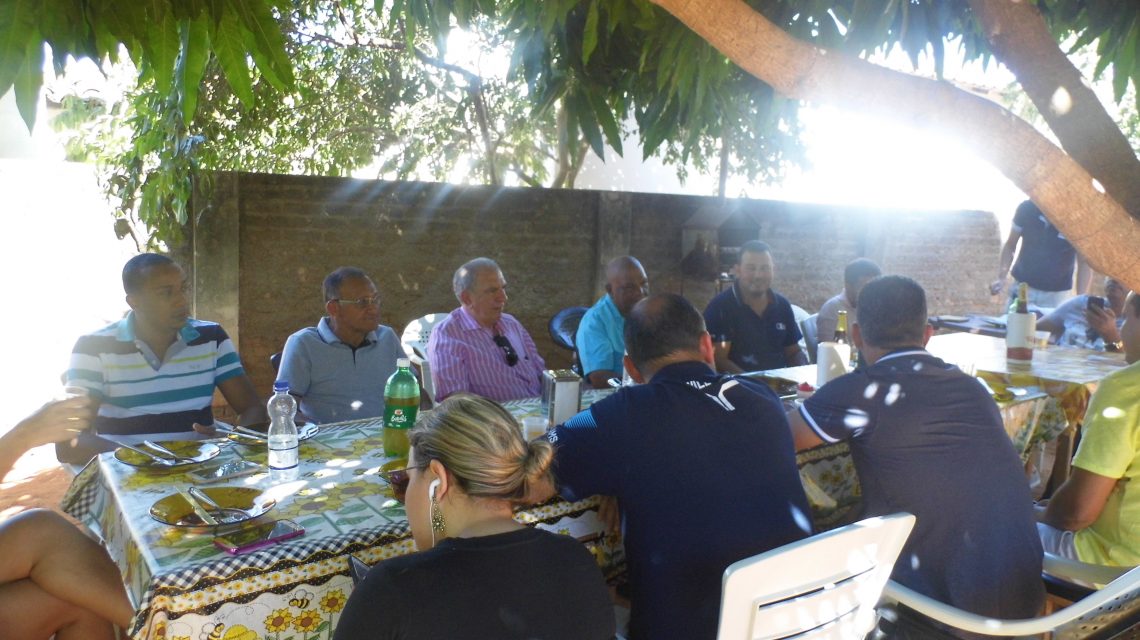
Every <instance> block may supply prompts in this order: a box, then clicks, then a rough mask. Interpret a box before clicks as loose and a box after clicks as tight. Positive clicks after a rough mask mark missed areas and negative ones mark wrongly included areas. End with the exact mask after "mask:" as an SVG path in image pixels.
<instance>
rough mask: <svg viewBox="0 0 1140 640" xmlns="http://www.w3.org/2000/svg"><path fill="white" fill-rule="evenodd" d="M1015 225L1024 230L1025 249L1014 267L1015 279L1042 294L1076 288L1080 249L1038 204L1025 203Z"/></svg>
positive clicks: (1015, 216)
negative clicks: (1074, 280) (1050, 219)
mask: <svg viewBox="0 0 1140 640" xmlns="http://www.w3.org/2000/svg"><path fill="white" fill-rule="evenodd" d="M1013 226H1014V228H1016V229H1018V230H1020V231H1021V249H1020V250H1019V251H1018V252H1017V262H1016V263H1014V265H1013V278H1014V280H1017V281H1018V282H1025V283H1027V284H1028V285H1029V286H1031V287H1033V288H1034V289H1038V290H1040V291H1068V290H1069V289H1072V288H1073V269H1074V268H1075V265H1076V259H1077V250H1076V249H1074V248H1073V245H1072V244H1069V241H1068V240H1066V239H1065V236H1063V235H1061V231H1060V230H1058V229H1057V227H1054V226H1053V224H1052V223H1051V222H1049V219H1048V218H1046V217H1045V214H1044V213H1041V210H1040V209H1038V208H1037V205H1035V204H1033V203H1032V202H1031V201H1029V200H1026V201H1025V202H1022V203H1021V204H1020V205H1019V206H1018V207H1017V213H1015V214H1014V215H1013Z"/></svg>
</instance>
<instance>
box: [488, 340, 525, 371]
mask: <svg viewBox="0 0 1140 640" xmlns="http://www.w3.org/2000/svg"><path fill="white" fill-rule="evenodd" d="M494 340H495V344H496V345H498V346H499V348H500V349H502V350H503V353H505V354H507V366H508V367H513V366H515V365H516V364H518V363H519V354H518V353H517V352H516V351H515V348H514V347H513V346H511V341H510V340H507V336H504V335H501V334H500V335H497V336H495V338H494Z"/></svg>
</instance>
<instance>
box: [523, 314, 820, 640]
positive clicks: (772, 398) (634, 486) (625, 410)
mask: <svg viewBox="0 0 1140 640" xmlns="http://www.w3.org/2000/svg"><path fill="white" fill-rule="evenodd" d="M625 344H626V348H627V349H628V351H629V355H628V356H627V357H626V362H625V366H626V368H627V369H628V370H629V372H630V375H631V376H632V377H633V379H634V380H635V381H637V382H638V383H642V384H638V385H636V386H632V387H625V388H623V389H621V390H619V391H618V392H617V393H615V394H614V395H612V396H610V397H608V398H605V399H604V400H601V401H600V402H597V403H595V404H594V405H592V406H591V407H590V408H589V409H587V410H585V411H582V412H581V413H579V414H578V415H576V416H574V417H573V418H571V419H570V420H567V421H566V423H565V424H563V425H560V426H558V427H557V428H555V429H554V430H553V431H550V432H549V433H548V434H547V438H548V439H549V440H550V442H552V443H553V444H554V447H555V451H554V470H555V475H556V476H557V477H556V481H557V484H558V492H559V493H560V494H561V495H562V496H563V497H565V498H566V499H568V500H578V499H581V498H585V497H587V496H590V495H594V494H602V495H608V496H616V497H617V500H618V503H619V504H620V506H621V509H622V512H623V513H624V520H623V528H624V539H625V550H626V557H627V559H628V564H629V583H630V587H631V591H632V593H631V596H630V600H631V610H630V615H631V618H630V626H629V630H630V634H629V637H630V638H634V639H641V638H686V639H689V640H692V639H701V638H713V637H715V636H716V630H717V613H718V609H719V605H720V598H721V589H720V587H721V576H722V574H723V573H724V569H725V568H726V567H727V566H728V565H729V564H732V563H733V562H735V561H737V560H740V559H742V558H747V557H749V556H752V555H755V554H758V553H761V552H764V551H767V550H769V549H773V548H775V547H779V546H781V545H784V544H787V543H789V542H793V541H795V540H799V539H801V538H803V537H805V536H807V535H810V533H811V520H810V515H809V510H808V504H807V499H806V498H805V496H804V490H803V485H801V484H800V477H799V473H798V470H797V468H796V458H795V452H794V451H793V450H792V439H791V436H790V433H789V432H788V431H787V428H788V425H787V420H786V419H785V417H784V413H783V409H782V405H781V404H780V400H779V398H777V397H776V395H775V394H774V393H773V392H772V391H771V389H769V388H768V386H767V385H765V384H763V383H759V382H756V381H754V380H751V379H748V378H736V377H730V376H723V375H718V374H717V373H716V372H715V371H714V370H713V357H714V356H713V344H712V339H711V338H710V337H709V334H708V332H707V331H705V326H704V322H703V321H702V319H701V315H700V313H699V312H698V311H697V310H696V309H695V308H694V307H693V306H692V305H691V304H690V303H689V302H688V301H687V300H685V299H684V298H682V297H681V296H678V295H674V294H657V295H653V296H650V297H648V298H646V299H644V300H642V301H641V302H639V303H637V305H636V306H635V307H634V308H633V310H632V311H631V312H630V314H629V317H628V318H626V324H625ZM552 490H553V488H552V489H551V491H552ZM539 497H546V496H539Z"/></svg>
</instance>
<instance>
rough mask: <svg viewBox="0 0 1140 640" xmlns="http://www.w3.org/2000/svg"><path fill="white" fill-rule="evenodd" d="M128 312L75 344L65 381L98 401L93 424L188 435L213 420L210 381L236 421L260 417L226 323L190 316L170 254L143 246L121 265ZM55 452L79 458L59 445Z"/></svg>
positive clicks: (102, 428) (127, 431) (116, 430)
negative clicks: (227, 332)
mask: <svg viewBox="0 0 1140 640" xmlns="http://www.w3.org/2000/svg"><path fill="white" fill-rule="evenodd" d="M123 289H124V290H126V293H127V304H128V305H129V306H130V308H131V311H130V313H128V314H127V316H126V317H125V318H123V319H122V320H119V321H118V322H114V323H112V324H110V325H109V326H107V327H105V328H103V329H100V330H99V331H96V332H95V333H91V334H88V335H85V336H83V337H81V338H79V340H78V341H77V342H76V343H75V348H74V349H73V350H72V353H71V365H70V367H69V368H68V370H67V376H66V377H67V381H66V384H67V385H68V386H72V387H84V388H86V389H87V390H88V392H89V393H90V394H91V395H92V396H94V397H95V398H97V399H98V400H99V409H98V415H97V416H96V418H95V421H94V426H95V431H96V432H97V433H99V434H101V435H112V436H122V437H128V438H130V439H133V440H141V439H143V438H141V437H132V436H141V435H151V434H160V435H162V439H169V438H170V435H169V434H179V435H180V436H181V435H190V436H192V435H193V431H192V428H193V425H194V423H199V424H211V423H213V421H214V415H213V410H212V408H211V405H212V403H213V398H214V388H215V387H217V388H218V390H220V391H221V392H222V395H223V396H224V397H225V399H226V402H228V403H229V405H230V407H232V408H233V410H234V411H236V412H238V414H239V415H238V422H239V423H240V424H249V423H252V422H257V421H260V420H265V404H264V403H263V402H264V401H263V400H262V399H261V397H260V396H258V395H257V391H256V390H254V387H253V383H252V382H250V380H249V377H248V376H246V374H245V370H244V369H243V368H242V366H241V359H240V358H239V357H238V354H237V351H235V350H234V346H233V343H232V342H231V341H230V338H229V336H228V335H226V332H225V330H223V329H222V327H221V326H220V325H218V324H215V323H213V322H205V321H203V320H196V319H194V318H191V317H190V301H189V296H188V287H187V282H186V274H185V272H183V270H182V268H181V267H179V266H178V265H177V264H176V263H175V262H174V261H173V260H171V259H170V258H168V257H166V256H164V255H159V254H156V253H144V254H141V255H137V256H135V257H133V258H131V259H130V260H128V261H127V264H126V265H125V266H124V267H123ZM59 455H60V457H61V459H64V460H65V461H68V462H80V461H81V460H79V459H77V456H79V455H80V454H79V453H78V452H76V456H69V455H68V454H67V453H65V452H64V451H59Z"/></svg>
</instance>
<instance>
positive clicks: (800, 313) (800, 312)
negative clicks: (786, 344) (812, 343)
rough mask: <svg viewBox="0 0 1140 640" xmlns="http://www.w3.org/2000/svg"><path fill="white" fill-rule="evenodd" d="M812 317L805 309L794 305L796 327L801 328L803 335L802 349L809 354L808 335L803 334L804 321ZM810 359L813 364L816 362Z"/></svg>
mask: <svg viewBox="0 0 1140 640" xmlns="http://www.w3.org/2000/svg"><path fill="white" fill-rule="evenodd" d="M810 315H811V314H810V313H808V312H807V310H806V309H804V308H803V307H801V306H799V305H795V304H793V305H792V317H794V318H795V319H796V326H798V327H800V333H802V334H803V335H802V336H801V337H800V348H801V349H803V350H804V353H809V352H808V343H807V334H806V333H803V326H804V320H807V319H808V316H810ZM809 359H810V360H811V361H812V362H815V358H809Z"/></svg>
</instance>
